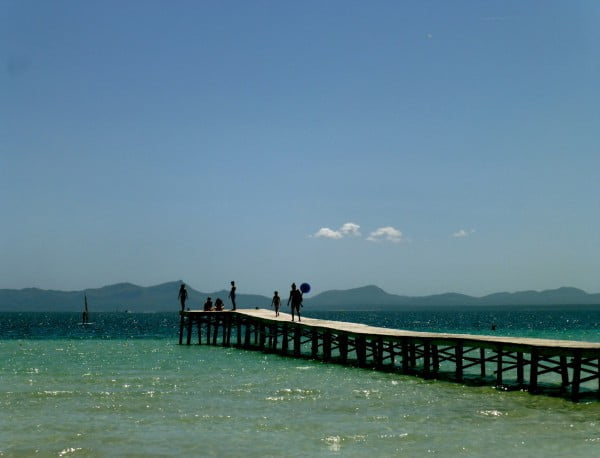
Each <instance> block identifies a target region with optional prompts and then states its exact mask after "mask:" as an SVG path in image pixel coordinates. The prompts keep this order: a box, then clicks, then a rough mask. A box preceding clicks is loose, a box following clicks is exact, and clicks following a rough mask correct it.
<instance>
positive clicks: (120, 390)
mask: <svg viewBox="0 0 600 458" xmlns="http://www.w3.org/2000/svg"><path fill="white" fill-rule="evenodd" d="M307 314H308V315H309V316H311V317H315V318H326V319H337V320H345V321H356V322H363V323H367V324H373V325H378V326H386V327H394V328H400V329H414V330H427V331H444V332H446V331H450V332H470V333H478V334H489V333H491V332H492V331H490V324H491V323H496V325H497V330H496V331H495V335H516V336H535V337H551V338H561V339H576V340H588V341H597V342H598V341H600V307H578V308H576V309H573V308H570V309H565V308H546V309H540V308H531V309H529V310H524V309H480V310H474V309H463V310H457V309H453V310H451V311H450V310H447V309H445V310H424V311H420V312H337V313H334V312H329V313H327V312H321V313H317V312H313V313H309V312H307ZM80 318H81V316H80V314H79V313H72V314H69V313H54V314H53V313H1V314H0V409H1V412H2V414H1V415H0V456H10V457H12V456H15V457H20V456H98V457H108V456H110V457H113V456H123V457H137V456H139V457H141V456H250V457H252V456H261V457H263V456H274V457H275V456H361V457H362V456H372V457H374V456H408V457H412V456H414V457H419V456H429V455H438V456H445V457H446V456H468V457H482V456H486V457H495V456H498V457H500V456H503V457H504V456H507V455H509V456H510V455H511V454H512V455H513V456H545V457H549V456H552V457H554V456H556V457H563V456H570V457H595V456H600V401H599V400H595V399H587V400H585V401H584V402H580V403H572V402H571V401H569V400H567V399H563V398H560V397H551V396H544V395H535V396H534V395H530V394H528V393H525V392H520V391H501V390H497V389H495V388H494V387H492V386H465V385H462V384H459V383H453V382H447V381H440V380H437V381H436V380H423V379H421V378H418V377H413V376H405V375H399V374H393V373H383V372H377V371H373V370H365V369H357V368H352V367H344V366H340V365H336V364H323V363H320V362H315V361H311V360H305V359H302V360H298V359H293V358H284V357H280V356H277V355H274V354H263V353H260V352H253V351H245V350H238V349H235V348H223V347H212V346H206V345H202V346H196V345H192V346H185V345H184V346H179V345H177V337H178V315H177V314H176V313H164V314H158V313H157V314H126V313H106V314H101V313H98V314H92V317H91V320H92V322H93V323H92V324H90V325H88V326H82V325H80V324H79V321H80Z"/></svg>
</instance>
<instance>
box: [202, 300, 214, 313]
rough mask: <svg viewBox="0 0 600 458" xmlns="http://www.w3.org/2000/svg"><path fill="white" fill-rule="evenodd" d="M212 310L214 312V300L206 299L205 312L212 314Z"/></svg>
mask: <svg viewBox="0 0 600 458" xmlns="http://www.w3.org/2000/svg"><path fill="white" fill-rule="evenodd" d="M211 310H213V303H212V299H211V298H210V297H209V298H208V299H206V302H205V303H204V311H205V312H210V311H211Z"/></svg>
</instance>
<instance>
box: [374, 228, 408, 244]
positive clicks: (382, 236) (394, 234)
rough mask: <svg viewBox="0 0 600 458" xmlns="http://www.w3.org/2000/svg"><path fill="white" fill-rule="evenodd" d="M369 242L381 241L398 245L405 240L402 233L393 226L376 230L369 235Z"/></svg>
mask: <svg viewBox="0 0 600 458" xmlns="http://www.w3.org/2000/svg"><path fill="white" fill-rule="evenodd" d="M367 240H369V241H371V242H379V241H381V240H387V241H389V242H394V243H398V242H401V241H402V240H403V238H402V232H400V231H399V230H398V229H396V228H395V227H392V226H385V227H380V228H378V229H375V230H374V231H373V232H371V233H370V234H369V236H368V237H367Z"/></svg>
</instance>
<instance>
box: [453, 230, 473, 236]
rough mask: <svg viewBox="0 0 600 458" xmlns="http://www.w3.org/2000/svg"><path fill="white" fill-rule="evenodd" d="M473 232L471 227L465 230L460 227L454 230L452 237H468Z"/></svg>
mask: <svg viewBox="0 0 600 458" xmlns="http://www.w3.org/2000/svg"><path fill="white" fill-rule="evenodd" d="M473 233H475V229H471V230H468V231H467V230H465V229H460V230H458V231H456V232H455V233H454V234H452V237H455V238H463V237H468V236H469V235H471V234H473Z"/></svg>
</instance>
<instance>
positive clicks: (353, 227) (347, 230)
mask: <svg viewBox="0 0 600 458" xmlns="http://www.w3.org/2000/svg"><path fill="white" fill-rule="evenodd" d="M340 232H341V233H342V234H343V235H351V236H354V237H358V236H359V235H361V233H360V226H359V225H358V224H355V223H345V224H343V225H342V227H340Z"/></svg>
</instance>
